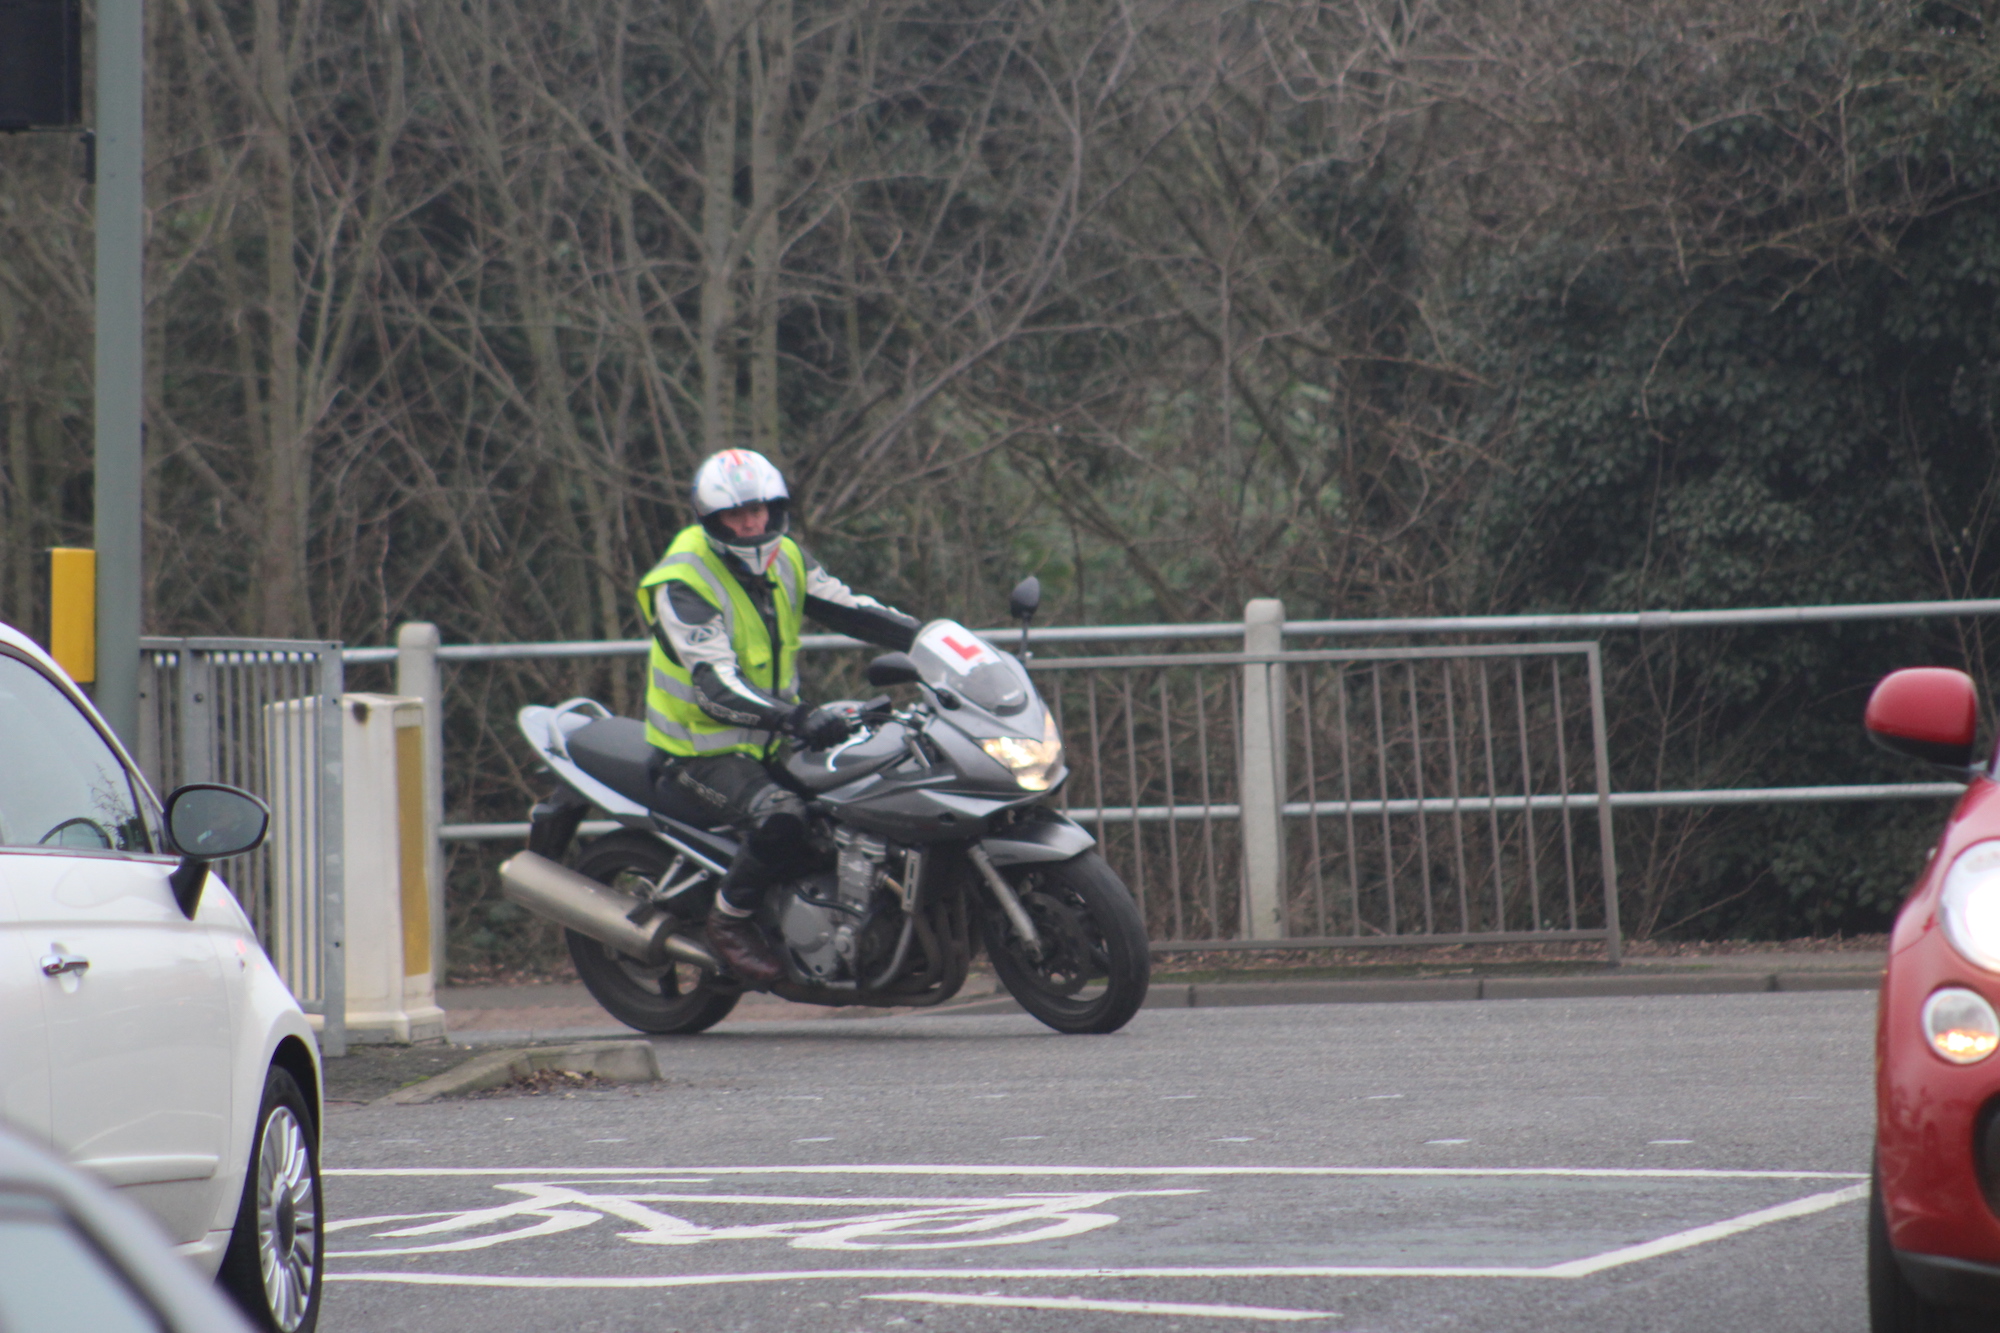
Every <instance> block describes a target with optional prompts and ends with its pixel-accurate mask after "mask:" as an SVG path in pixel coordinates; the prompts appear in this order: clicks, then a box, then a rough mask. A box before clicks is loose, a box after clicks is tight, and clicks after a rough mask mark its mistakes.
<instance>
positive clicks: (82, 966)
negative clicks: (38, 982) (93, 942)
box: [42, 953, 90, 977]
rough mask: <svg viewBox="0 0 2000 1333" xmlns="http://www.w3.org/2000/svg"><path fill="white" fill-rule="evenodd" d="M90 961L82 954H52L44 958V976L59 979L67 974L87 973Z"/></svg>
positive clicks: (45, 955)
mask: <svg viewBox="0 0 2000 1333" xmlns="http://www.w3.org/2000/svg"><path fill="white" fill-rule="evenodd" d="M89 970H90V960H89V959H88V958H85V957H84V956H83V955H82V954H74V953H51V954H44V955H43V956H42V975H43V976H45V977H59V976H61V975H63V973H65V972H87V971H89Z"/></svg>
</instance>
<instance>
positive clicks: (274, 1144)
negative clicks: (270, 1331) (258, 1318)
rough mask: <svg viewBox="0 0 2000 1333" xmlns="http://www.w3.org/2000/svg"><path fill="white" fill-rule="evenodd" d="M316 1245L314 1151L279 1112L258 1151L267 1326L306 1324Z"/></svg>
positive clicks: (287, 1114)
mask: <svg viewBox="0 0 2000 1333" xmlns="http://www.w3.org/2000/svg"><path fill="white" fill-rule="evenodd" d="M318 1239H319V1207H318V1203H317V1201H316V1200H315V1199H314V1198H313V1176H312V1150H311V1149H310V1148H309V1147H307V1145H306V1135H305V1130H304V1128H303V1127H302V1126H301V1125H300V1124H299V1120H298V1117H297V1116H295V1115H293V1114H292V1112H291V1109H290V1108H289V1107H284V1106H280V1107H278V1108H277V1109H276V1110H274V1111H272V1112H271V1118H270V1119H268V1120H266V1121H265V1122H264V1134H263V1138H262V1139H261V1140H260V1141H259V1143H258V1145H257V1260H258V1265H259V1267H260V1268H261V1269H262V1271H263V1275H264V1298H265V1301H266V1302H267V1304H268V1305H269V1308H270V1312H271V1320H272V1322H273V1323H275V1324H276V1325H277V1326H278V1327H279V1328H280V1329H281V1330H284V1331H285V1333H290V1330H292V1329H295V1328H297V1327H298V1326H299V1325H300V1324H302V1323H304V1322H305V1317H306V1306H307V1304H308V1302H310V1301H311V1299H312V1289H313V1272H314V1268H315V1266H316V1264H315V1259H314V1251H315V1249H316V1248H317V1242H318Z"/></svg>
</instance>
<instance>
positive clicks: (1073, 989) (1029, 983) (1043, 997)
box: [981, 852, 1153, 1033]
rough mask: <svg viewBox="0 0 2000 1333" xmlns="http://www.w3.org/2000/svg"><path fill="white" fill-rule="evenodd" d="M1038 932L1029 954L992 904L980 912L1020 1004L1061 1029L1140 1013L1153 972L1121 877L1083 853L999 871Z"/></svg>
mask: <svg viewBox="0 0 2000 1333" xmlns="http://www.w3.org/2000/svg"><path fill="white" fill-rule="evenodd" d="M1001 873H1002V874H1003V875H1004V876H1005V877H1006V879H1007V882H1008V884H1010V885H1011V886H1012V887H1013V889H1014V893H1015V896H1017V897H1018V898H1020V900H1021V906H1022V907H1024V908H1026V909H1027V912H1028V919H1029V920H1030V921H1032V922H1034V925H1035V933H1036V934H1037V936H1039V937H1040V942H1041V946H1042V947H1041V954H1040V956H1039V957H1036V956H1034V955H1033V954H1032V953H1031V952H1030V951H1029V949H1028V947H1027V946H1026V945H1025V944H1023V943H1022V941H1021V939H1020V937H1019V936H1018V935H1016V934H1015V933H1014V927H1013V924H1012V923H1011V922H1009V921H1008V919H1007V916H1006V913H1004V912H1002V911H1001V910H1000V909H999V906H998V905H997V904H990V905H989V907H988V910H987V911H985V912H983V913H981V917H982V918H983V925H982V929H983V932H984V935H985V940H986V955H987V957H989V958H991V959H992V960H993V970H994V972H995V973H997V974H998V975H999V977H1000V984H1002V985H1003V986H1005V987H1006V988H1007V992H1008V994H1010V995H1012V996H1013V997H1014V999H1015V1000H1016V1001H1017V1002H1019V1004H1020V1006H1021V1007H1022V1008H1023V1009H1026V1010H1027V1011H1028V1012H1029V1013H1031V1014H1033V1015H1034V1016H1035V1017H1036V1018H1039V1019H1040V1020H1041V1021H1042V1022H1044V1023H1046V1024H1048V1025H1049V1026H1050V1027H1052V1028H1054V1029H1055V1030H1056V1031H1058V1032H1070V1033H1082V1032H1116V1031H1117V1030H1118V1029H1119V1028H1122V1027H1124V1026H1125V1024H1126V1023H1127V1022H1128V1021H1129V1020H1130V1019H1131V1017H1132V1015H1133V1014H1136V1013H1138V1012H1139V1006H1140V1005H1142V1004H1144V1003H1145V1001H1146V986H1147V984H1148V983H1149V982H1150V981H1151V979H1152V975H1153V962H1152V956H1151V954H1150V953H1149V952H1148V951H1147V948H1146V923H1145V922H1144V921H1142V920H1141V919H1140V918H1139V909H1138V907H1137V905H1135V904H1134V903H1133V901H1132V895H1131V893H1130V892H1129V891H1128V890H1127V889H1126V887H1125V882H1124V881H1123V880H1121V879H1119V878H1118V876H1117V874H1116V873H1115V872H1114V871H1113V870H1112V869H1111V867H1110V866H1108V865H1106V864H1105V863H1104V858H1103V857H1101V856H1099V855H1098V854H1097V853H1096V852H1085V853H1084V854H1083V855H1081V856H1075V857H1071V858H1070V859H1069V860H1067V861H1058V862H1055V863H1053V864H1042V865H1028V866H1010V867H1008V868H1007V869H1005V870H1003V871H1002V872H1001Z"/></svg>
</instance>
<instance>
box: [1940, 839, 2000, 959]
mask: <svg viewBox="0 0 2000 1333" xmlns="http://www.w3.org/2000/svg"><path fill="white" fill-rule="evenodd" d="M1938 915H1939V916H1941V917H1942V918H1943V919H1944V937H1945V938H1946V939H1948V940H1950V941H1951V947H1952V948H1954V949H1956V950H1958V951H1959V953H1960V954H1962V955H1964V957H1965V960H1966V961H1967V962H1969V963H1973V964H1976V965H1978V966H1980V967H1983V968H1985V969H1986V970H1987V971H1989V972H2000V838H1994V839H1990V840H1988V841H1986V842H1976V843H1974V844H1973V845H1972V846H1970V847H1968V848H1966V849H1965V850H1964V851H1963V852H1960V853H1959V855H1958V859H1957V860H1956V861H1953V862H1952V863H1951V869H1950V870H1949V871H1947V872H1946V874H1945V877H1944V893H1943V895H1942V897H1941V899H1940V902H1939V904H1938Z"/></svg>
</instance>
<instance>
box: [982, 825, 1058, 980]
mask: <svg viewBox="0 0 2000 1333" xmlns="http://www.w3.org/2000/svg"><path fill="white" fill-rule="evenodd" d="M965 855H966V858H967V859H968V860H970V861H971V862H972V864H973V868H974V869H976V870H978V871H979V875H980V878H982V879H984V880H985V881H986V887H987V888H988V889H990V890H992V892H993V899H994V901H995V902H997V903H999V904H1000V910H1001V911H1002V912H1004V913H1006V914H1007V921H1008V924H1009V925H1011V926H1012V927H1013V929H1014V937H1015V938H1016V939H1018V940H1020V941H1021V947H1022V948H1024V949H1026V950H1027V952H1028V957H1030V958H1032V959H1035V960H1037V961H1040V959H1041V956H1042V937H1041V936H1040V935H1039V934H1037V933H1036V932H1035V923H1034V921H1033V920H1032V919H1030V918H1029V916H1028V909H1027V908H1025V907H1023V906H1021V899H1020V895H1018V894H1016V893H1015V892H1014V886H1013V885H1011V884H1009V883H1008V882H1007V880H1006V877H1005V876H1003V875H1002V874H1001V873H1000V871H999V869H998V868H997V867H995V866H994V864H993V858H992V857H991V856H988V855H987V854H986V849H985V848H984V847H981V846H980V845H979V844H978V843H976V842H975V843H973V844H972V845H971V846H969V847H967V848H966V849H965Z"/></svg>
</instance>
